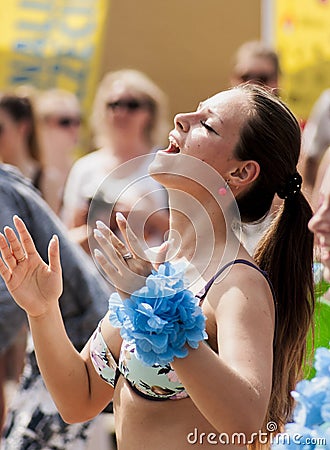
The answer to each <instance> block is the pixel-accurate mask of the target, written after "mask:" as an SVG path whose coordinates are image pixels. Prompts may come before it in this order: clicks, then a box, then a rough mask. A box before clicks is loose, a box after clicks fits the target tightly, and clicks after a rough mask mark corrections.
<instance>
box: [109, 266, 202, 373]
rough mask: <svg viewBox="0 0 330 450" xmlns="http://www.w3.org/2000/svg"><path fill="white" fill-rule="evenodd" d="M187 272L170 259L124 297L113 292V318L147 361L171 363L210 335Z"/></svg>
mask: <svg viewBox="0 0 330 450" xmlns="http://www.w3.org/2000/svg"><path fill="white" fill-rule="evenodd" d="M183 275H184V272H183V270H182V269H180V268H179V269H176V268H174V266H173V265H172V264H170V263H168V262H166V263H164V264H161V265H160V266H159V269H158V271H157V272H156V271H153V272H152V273H151V275H149V276H148V277H147V279H146V284H145V286H143V287H142V288H141V289H139V290H137V291H135V292H134V293H133V294H132V295H131V297H130V298H129V299H127V300H124V301H122V300H121V299H120V297H119V295H118V294H117V293H116V294H112V295H111V297H110V300H109V310H110V322H111V324H112V325H113V326H115V327H120V328H121V331H120V334H121V336H122V338H123V339H125V341H127V342H128V343H134V345H135V353H136V357H137V358H138V359H139V360H140V361H142V362H143V363H144V364H145V365H148V366H152V365H154V364H160V365H164V364H168V363H170V362H172V361H173V359H174V358H175V357H176V358H184V357H185V356H187V354H188V349H187V345H188V346H189V347H191V348H197V347H198V345H199V342H200V341H202V340H205V339H206V338H207V334H206V331H205V317H204V315H203V312H202V309H201V307H200V306H199V304H198V299H196V297H195V296H194V294H193V293H192V292H191V291H190V290H188V289H186V288H185V285H184V277H183Z"/></svg>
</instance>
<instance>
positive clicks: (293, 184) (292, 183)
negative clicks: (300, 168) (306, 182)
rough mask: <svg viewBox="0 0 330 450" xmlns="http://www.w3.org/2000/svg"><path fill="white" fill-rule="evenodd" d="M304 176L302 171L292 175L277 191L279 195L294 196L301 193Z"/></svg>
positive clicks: (283, 196)
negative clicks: (302, 176) (301, 173)
mask: <svg viewBox="0 0 330 450" xmlns="http://www.w3.org/2000/svg"><path fill="white" fill-rule="evenodd" d="M301 184H302V178H301V175H300V173H298V172H295V173H294V174H293V175H291V176H290V177H289V179H288V181H287V182H286V184H285V185H284V186H283V187H282V188H281V189H279V190H278V191H277V195H278V196H279V197H280V198H282V199H287V198H292V197H294V196H296V195H297V194H299V192H300V190H301Z"/></svg>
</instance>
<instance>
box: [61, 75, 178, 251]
mask: <svg viewBox="0 0 330 450" xmlns="http://www.w3.org/2000/svg"><path fill="white" fill-rule="evenodd" d="M167 118H168V105H167V98H166V96H165V94H164V93H163V92H162V91H161V89H160V88H159V87H158V86H156V84H155V83H154V82H153V81H152V80H151V79H150V78H148V77H147V76H146V75H145V74H143V73H141V72H139V71H137V70H119V71H116V72H109V73H107V74H106V75H105V76H104V77H103V79H102V80H101V82H100V84H99V86H98V89H97V92H96V95H95V99H94V105H93V110H92V114H91V128H92V133H93V137H94V144H95V147H96V149H97V150H95V151H93V152H91V153H89V154H87V155H85V156H83V157H81V158H80V159H78V160H77V161H76V162H75V164H74V165H73V167H72V169H71V171H70V173H69V177H68V180H67V184H66V187H65V193H64V205H63V220H64V222H65V223H66V224H67V226H68V227H69V228H70V229H71V230H72V231H71V233H72V234H71V236H72V237H73V239H74V240H76V241H77V242H79V243H80V244H81V245H82V246H83V248H84V249H85V250H86V251H87V252H89V246H88V241H87V238H88V233H89V232H88V229H87V214H88V210H89V206H90V204H91V201H92V199H93V197H94V195H95V194H96V191H97V189H98V187H99V185H100V183H101V182H103V181H104V180H105V182H104V183H103V184H102V186H101V187H100V188H99V190H98V192H97V197H98V198H97V203H98V205H99V208H98V212H97V214H96V215H98V216H99V217H100V214H102V213H101V209H102V204H103V205H104V208H105V209H107V207H108V206H109V205H114V208H113V209H114V210H118V209H120V211H122V212H124V214H128V212H129V211H130V210H131V208H132V206H133V205H136V203H137V202H138V203H140V206H141V207H140V210H141V213H144V214H145V216H146V217H148V218H149V219H148V221H147V222H146V226H145V238H146V240H147V241H148V243H149V245H150V244H151V245H152V244H157V243H158V244H159V243H161V242H162V241H163V237H164V232H165V231H167V229H168V213H167V195H166V193H165V190H164V189H163V188H162V187H161V186H160V185H159V184H158V183H156V182H155V181H154V180H153V179H152V178H151V177H150V176H149V175H148V170H147V168H148V164H149V162H150V159H148V158H144V156H145V155H151V154H152V153H153V152H154V151H155V149H156V148H157V147H158V148H159V147H160V146H162V145H163V144H164V142H165V139H166V133H167V132H168V129H169V123H168V120H167ZM127 186H130V187H131V188H130V190H129V191H127V190H126V187H127ZM124 191H125V194H124V195H123V196H121V197H120V198H119V197H118V193H120V192H124ZM141 199H143V201H142V202H141V201H140V200H141ZM94 204H95V203H94ZM119 204H120V205H119ZM137 209H139V208H135V210H137ZM112 217H113V214H112ZM109 220H110V221H111V223H112V226H113V227H116V222H115V221H114V220H111V219H109ZM141 220H142V219H141V215H139V218H138V220H137V221H136V223H141ZM107 222H108V221H107ZM94 227H95V223H94V224H93V223H92V224H91V229H93V228H94ZM133 228H134V225H133ZM114 231H117V232H118V229H117V230H114ZM91 239H93V237H91Z"/></svg>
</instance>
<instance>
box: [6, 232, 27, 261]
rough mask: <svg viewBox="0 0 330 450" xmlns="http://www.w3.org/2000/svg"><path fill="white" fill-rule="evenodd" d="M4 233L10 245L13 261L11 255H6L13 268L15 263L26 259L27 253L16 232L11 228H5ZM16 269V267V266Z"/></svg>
mask: <svg viewBox="0 0 330 450" xmlns="http://www.w3.org/2000/svg"><path fill="white" fill-rule="evenodd" d="M4 233H5V235H6V238H7V240H8V242H9V245H10V250H11V253H12V256H13V259H12V258H10V256H9V254H8V255H6V256H7V258H8V262H9V264H10V265H11V266H12V265H13V263H14V262H15V264H17V263H18V262H21V261H23V260H24V259H25V256H26V255H25V251H24V248H23V247H22V244H21V242H20V240H19V239H18V237H17V235H16V233H15V231H14V230H13V229H12V228H10V227H5V228H4ZM14 267H15V266H14Z"/></svg>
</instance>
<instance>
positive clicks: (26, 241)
mask: <svg viewBox="0 0 330 450" xmlns="http://www.w3.org/2000/svg"><path fill="white" fill-rule="evenodd" d="M13 220H14V224H15V227H16V229H17V231H18V234H19V237H20V240H21V243H22V246H23V248H24V251H25V254H26V255H27V256H32V255H33V254H35V253H37V250H36V248H35V245H34V242H33V239H32V237H31V235H30V233H29V231H28V229H27V228H26V225H25V223H24V222H23V220H22V219H21V218H20V217H18V216H16V215H15V216H14V217H13Z"/></svg>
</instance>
